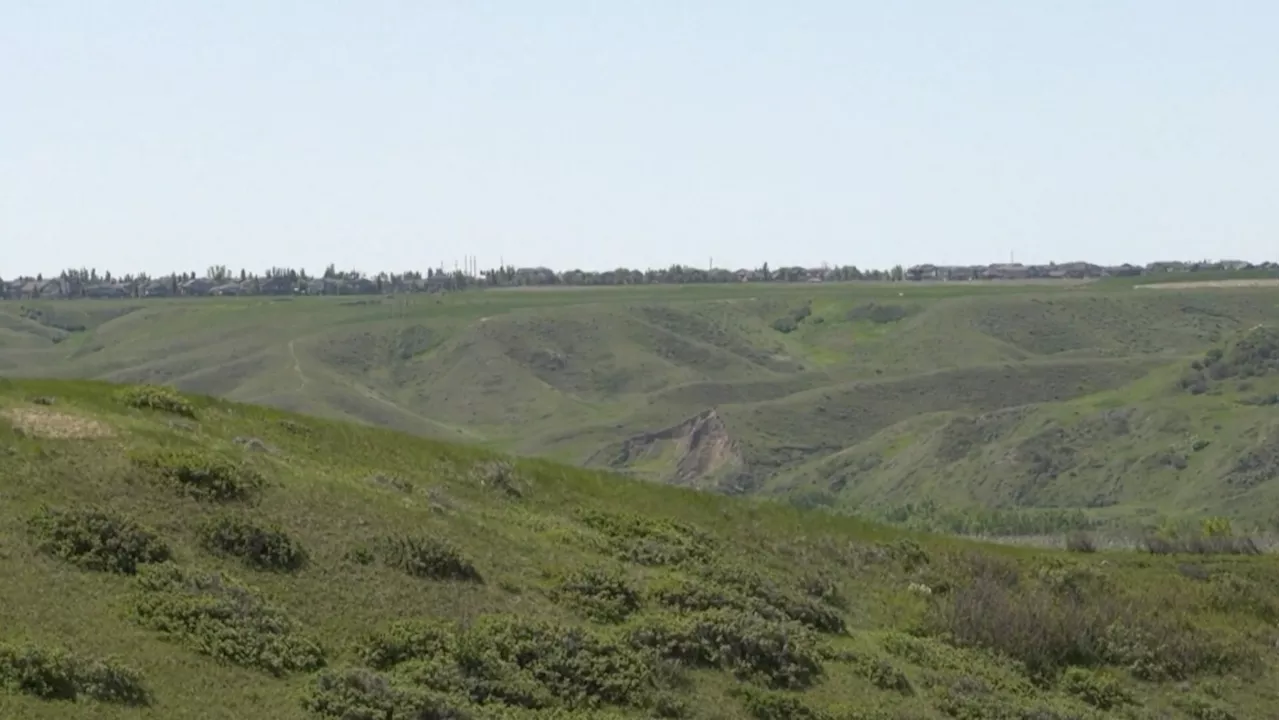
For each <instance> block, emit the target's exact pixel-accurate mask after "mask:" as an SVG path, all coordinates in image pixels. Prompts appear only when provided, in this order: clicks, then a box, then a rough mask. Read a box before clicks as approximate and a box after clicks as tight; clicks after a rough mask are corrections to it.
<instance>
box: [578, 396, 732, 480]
mask: <svg viewBox="0 0 1280 720" xmlns="http://www.w3.org/2000/svg"><path fill="white" fill-rule="evenodd" d="M593 460H596V461H599V462H601V463H602V464H605V465H608V466H609V467H611V468H615V469H619V470H631V471H634V472H641V473H644V474H650V475H656V476H657V477H656V478H655V479H659V480H661V481H663V482H667V483H671V484H674V485H687V486H695V487H706V488H709V489H710V488H713V487H714V486H715V484H716V483H715V482H714V479H713V478H714V477H716V476H719V475H721V474H723V472H724V471H727V470H731V469H733V468H737V467H741V465H742V456H741V454H740V453H739V452H738V448H737V445H736V443H734V441H733V438H731V437H730V436H729V429H728V428H727V427H726V426H725V424H724V420H723V419H721V417H720V415H719V414H718V413H717V412H716V411H715V410H714V409H711V410H705V411H703V412H701V413H698V414H697V415H694V416H693V417H691V418H689V419H688V420H685V421H683V422H681V423H678V424H676V425H672V426H671V427H667V428H663V429H661V430H656V431H653V432H646V433H640V434H638V435H633V436H631V437H629V438H627V439H626V440H624V441H622V442H621V443H620V444H618V445H615V446H613V447H611V448H607V449H605V450H603V451H601V453H599V454H598V455H597V457H596V458H593ZM645 466H648V468H646V467H645ZM645 470H648V472H647V473H645V472H644V471H645Z"/></svg>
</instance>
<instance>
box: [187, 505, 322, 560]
mask: <svg viewBox="0 0 1280 720" xmlns="http://www.w3.org/2000/svg"><path fill="white" fill-rule="evenodd" d="M200 541H201V544H203V545H204V547H205V549H206V550H208V551H209V552H212V553H215V554H219V555H232V556H234V557H238V558H240V559H241V560H242V561H244V562H245V564H247V565H249V566H250V567H253V568H256V569H259V570H275V571H279V572H292V571H294V570H299V569H301V568H302V567H303V566H304V565H306V563H307V553H306V551H305V550H304V549H303V547H302V545H301V544H300V543H299V542H298V541H297V540H294V539H293V538H291V537H289V535H288V534H286V533H285V532H284V531H283V530H281V529H280V528H278V527H265V526H262V525H258V524H257V523H254V522H253V521H251V520H248V519H245V518H237V517H231V516H222V517H219V518H216V519H214V520H211V521H209V522H208V523H206V524H205V525H204V526H202V527H201V528H200Z"/></svg>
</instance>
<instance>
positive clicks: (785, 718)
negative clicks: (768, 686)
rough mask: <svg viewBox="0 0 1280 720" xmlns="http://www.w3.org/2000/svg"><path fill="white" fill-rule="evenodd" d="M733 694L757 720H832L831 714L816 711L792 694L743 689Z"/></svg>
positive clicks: (735, 689)
mask: <svg viewBox="0 0 1280 720" xmlns="http://www.w3.org/2000/svg"><path fill="white" fill-rule="evenodd" d="M732 694H733V695H734V696H736V697H737V698H738V699H739V700H740V701H741V702H742V708H743V709H744V710H746V711H747V714H748V715H749V716H750V717H753V718H756V720H831V716H830V715H829V714H827V713H825V712H822V711H821V710H814V709H813V708H811V707H809V706H808V705H806V704H805V703H804V701H803V700H801V699H800V698H799V697H797V696H795V695H793V694H791V693H785V692H778V691H776V690H759V689H756V688H752V687H742V688H734V690H733V691H732Z"/></svg>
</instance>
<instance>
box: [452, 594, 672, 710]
mask: <svg viewBox="0 0 1280 720" xmlns="http://www.w3.org/2000/svg"><path fill="white" fill-rule="evenodd" d="M455 659H456V661H457V666H458V667H459V668H460V669H461V670H462V672H463V673H464V674H465V675H466V676H467V678H468V687H467V691H468V694H469V695H470V696H471V698H472V699H473V700H474V701H476V702H484V701H485V700H486V699H487V697H488V696H489V695H490V694H493V695H496V696H497V697H500V698H505V702H506V703H507V704H520V705H524V706H527V707H537V706H542V705H545V704H546V703H547V701H546V700H543V701H539V700H538V697H539V696H540V695H542V696H547V695H549V696H550V697H552V698H554V699H556V700H558V701H559V702H560V703H562V704H564V705H566V706H568V707H595V706H597V705H599V704H611V705H625V704H634V703H638V702H640V701H642V700H643V699H644V698H645V696H646V695H647V693H648V690H649V688H650V687H651V685H652V683H651V679H652V672H653V671H652V664H651V662H650V659H649V658H648V657H646V656H645V655H644V654H643V653H639V652H636V651H635V650H634V649H632V648H631V647H628V646H627V645H625V644H620V643H619V642H617V641H616V640H614V639H613V638H612V637H611V636H609V635H603V634H597V633H593V632H589V631H587V630H584V629H582V628H576V627H567V626H562V625H557V624H555V623H550V622H545V621H535V620H526V619H523V618H517V617H512V616H505V615H493V616H485V617H482V618H480V620H478V621H477V622H476V623H475V624H474V625H472V626H471V627H470V628H468V630H467V631H466V632H465V633H464V634H463V635H462V636H461V637H460V638H459V639H458V649H457V653H456V655H455Z"/></svg>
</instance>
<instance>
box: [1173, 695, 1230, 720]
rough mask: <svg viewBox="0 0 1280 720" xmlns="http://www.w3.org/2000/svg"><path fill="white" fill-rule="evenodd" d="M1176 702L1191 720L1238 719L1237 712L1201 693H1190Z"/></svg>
mask: <svg viewBox="0 0 1280 720" xmlns="http://www.w3.org/2000/svg"><path fill="white" fill-rule="evenodd" d="M1174 704H1175V705H1176V706H1177V707H1178V709H1180V710H1182V711H1183V712H1185V713H1186V714H1187V717H1189V718H1191V720H1236V715H1235V713H1233V712H1231V711H1230V710H1228V709H1227V708H1225V707H1223V706H1222V705H1220V704H1218V703H1216V702H1214V701H1213V700H1210V699H1209V698H1206V697H1203V696H1201V695H1188V696H1186V697H1185V698H1179V699H1177V700H1175V701H1174Z"/></svg>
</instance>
